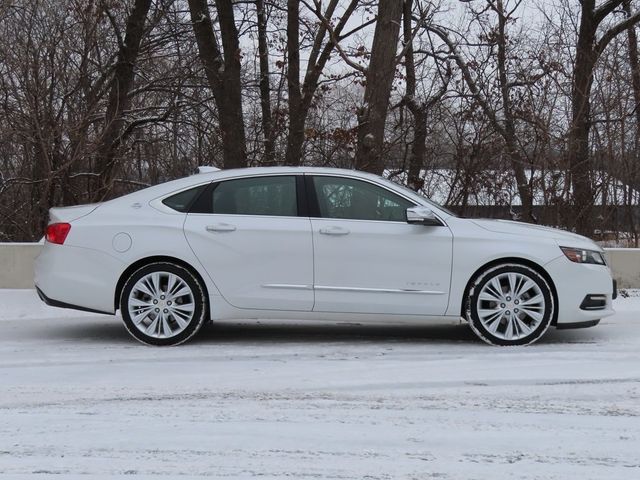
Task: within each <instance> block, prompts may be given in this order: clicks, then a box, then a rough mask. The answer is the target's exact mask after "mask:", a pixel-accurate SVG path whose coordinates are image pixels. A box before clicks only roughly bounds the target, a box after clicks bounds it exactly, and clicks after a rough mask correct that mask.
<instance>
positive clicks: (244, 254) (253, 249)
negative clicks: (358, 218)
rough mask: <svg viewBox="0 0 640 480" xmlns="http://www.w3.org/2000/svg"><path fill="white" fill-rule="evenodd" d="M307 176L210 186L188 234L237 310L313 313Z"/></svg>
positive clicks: (246, 179)
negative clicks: (306, 197) (251, 309)
mask: <svg viewBox="0 0 640 480" xmlns="http://www.w3.org/2000/svg"><path fill="white" fill-rule="evenodd" d="M303 189H304V185H303V177H302V175H262V176H255V177H243V178H235V179H229V180H223V181H220V182H216V183H213V184H212V185H211V186H210V188H209V189H208V190H207V191H206V192H205V193H204V194H203V196H202V197H201V198H200V199H199V200H198V202H196V205H194V206H193V207H192V210H191V212H190V213H189V214H188V215H187V218H186V221H185V224H184V232H185V235H186V238H187V241H188V242H189V245H190V246H191V248H192V249H193V251H194V253H195V255H196V256H197V257H198V259H199V260H200V262H201V263H202V265H203V266H204V268H205V269H206V270H207V272H208V273H209V275H210V277H211V279H212V281H213V282H214V283H215V285H216V286H217V287H218V289H219V290H220V293H221V294H222V296H223V297H224V298H225V299H226V300H227V301H228V302H229V303H230V304H231V305H233V306H235V307H238V308H256V309H275V310H299V311H310V310H311V309H312V307H313V300H314V294H313V244H312V236H311V224H310V220H309V218H308V215H307V213H306V199H305V196H304V194H302V193H301V192H303Z"/></svg>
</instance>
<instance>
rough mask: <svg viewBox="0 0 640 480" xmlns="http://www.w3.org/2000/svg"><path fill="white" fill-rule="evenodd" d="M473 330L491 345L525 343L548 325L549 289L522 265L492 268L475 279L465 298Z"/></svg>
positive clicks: (551, 301) (551, 312) (551, 304)
mask: <svg viewBox="0 0 640 480" xmlns="http://www.w3.org/2000/svg"><path fill="white" fill-rule="evenodd" d="M466 305H467V312H466V313H467V319H468V320H469V324H470V325H471V328H472V330H473V331H474V332H475V333H476V335H478V336H479V337H480V338H481V339H482V340H484V341H485V342H487V343H489V344H492V345H502V346H509V345H528V344H530V343H533V342H535V341H536V340H538V339H539V338H540V337H541V336H542V335H544V333H545V332H546V331H547V329H548V328H549V325H551V321H552V319H553V315H554V308H555V305H554V299H553V294H552V292H551V288H550V286H549V284H548V282H547V281H546V280H545V278H544V277H543V276H542V275H540V274H539V273H538V272H536V271H535V270H533V269H532V268H529V267H527V266H524V265H518V264H503V265H497V266H494V267H491V268H489V269H487V270H485V271H484V272H482V273H481V274H480V275H478V277H477V278H476V279H475V280H474V282H473V284H472V286H471V288H470V289H469V292H468V296H467V299H466Z"/></svg>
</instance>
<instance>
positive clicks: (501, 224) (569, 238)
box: [471, 219, 601, 250]
mask: <svg viewBox="0 0 640 480" xmlns="http://www.w3.org/2000/svg"><path fill="white" fill-rule="evenodd" d="M471 221H472V222H473V223H475V224H476V225H477V226H479V227H481V228H484V229H485V230H488V231H490V232H495V233H506V234H512V235H522V236H527V237H537V238H548V239H553V240H557V241H558V243H560V244H562V245H563V246H567V247H570V246H572V245H575V246H580V245H584V244H585V243H587V244H588V245H589V246H591V247H594V246H595V248H597V249H598V250H601V248H600V247H598V246H597V245H596V244H595V243H594V242H593V240H591V239H589V238H587V237H583V236H582V235H578V234H576V233H571V232H567V231H565V230H559V229H557V228H551V227H544V226H542V225H533V224H531V223H524V222H513V221H511V220H490V219H486V220H485V219H482V220H476V219H474V220H471Z"/></svg>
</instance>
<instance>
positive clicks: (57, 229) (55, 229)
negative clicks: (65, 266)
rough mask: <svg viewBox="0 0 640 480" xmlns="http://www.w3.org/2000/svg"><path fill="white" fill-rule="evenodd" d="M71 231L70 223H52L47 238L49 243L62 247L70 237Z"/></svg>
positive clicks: (48, 227) (48, 228)
mask: <svg viewBox="0 0 640 480" xmlns="http://www.w3.org/2000/svg"><path fill="white" fill-rule="evenodd" d="M69 230H71V224H70V223H52V224H51V225H48V226H47V232H46V235H45V238H46V239H47V242H50V243H57V244H58V245H62V244H64V241H65V240H66V239H67V235H69Z"/></svg>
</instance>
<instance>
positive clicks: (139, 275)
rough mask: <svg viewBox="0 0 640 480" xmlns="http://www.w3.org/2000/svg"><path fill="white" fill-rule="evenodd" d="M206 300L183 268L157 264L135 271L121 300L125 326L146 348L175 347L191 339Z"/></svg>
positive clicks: (195, 279)
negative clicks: (155, 346)
mask: <svg viewBox="0 0 640 480" xmlns="http://www.w3.org/2000/svg"><path fill="white" fill-rule="evenodd" d="M205 306H206V296H205V293H204V288H203V287H202V285H201V284H200V281H199V280H198V279H197V278H196V277H195V276H194V275H193V274H192V273H191V272H190V271H189V270H187V269H186V268H184V267H182V266H180V265H177V264H174V263H169V262H157V263H152V264H149V265H146V266H144V267H142V268H140V269H138V270H136V271H135V272H134V273H133V274H132V275H131V276H130V277H129V278H128V279H127V281H126V283H125V285H124V288H123V289H122V295H121V296H120V311H121V313H122V319H123V320H124V324H125V326H126V328H127V330H128V331H129V333H131V335H133V336H134V337H135V338H136V339H137V340H139V341H140V342H142V343H145V344H148V345H158V346H167V345H178V344H180V343H183V342H186V341H187V340H189V339H190V338H191V337H193V336H194V335H195V334H196V333H197V332H198V330H200V327H201V326H202V324H203V323H204V321H205V319H206V309H205Z"/></svg>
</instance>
